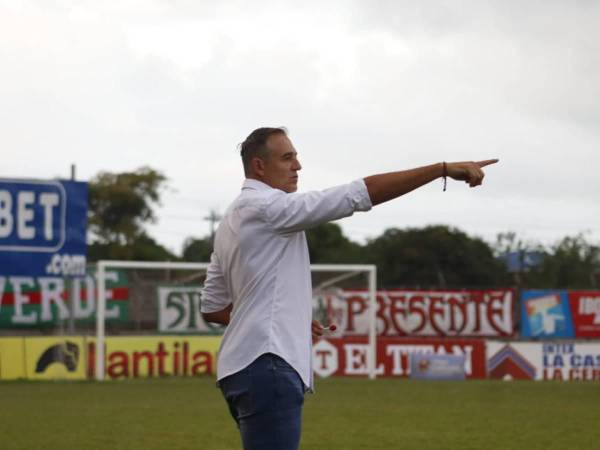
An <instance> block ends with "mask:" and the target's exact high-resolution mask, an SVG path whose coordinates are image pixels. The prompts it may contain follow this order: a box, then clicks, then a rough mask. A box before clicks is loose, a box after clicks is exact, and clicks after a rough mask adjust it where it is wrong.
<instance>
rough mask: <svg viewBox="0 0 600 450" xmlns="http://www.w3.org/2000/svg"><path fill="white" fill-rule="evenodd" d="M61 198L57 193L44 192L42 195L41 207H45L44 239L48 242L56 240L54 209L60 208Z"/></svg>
mask: <svg viewBox="0 0 600 450" xmlns="http://www.w3.org/2000/svg"><path fill="white" fill-rule="evenodd" d="M59 202H60V197H59V196H58V194H56V193H55V192H44V193H42V194H40V205H42V206H43V207H44V238H45V239H46V240H47V241H51V240H52V239H54V233H53V228H52V219H53V214H52V212H53V208H55V207H56V206H58V203H59Z"/></svg>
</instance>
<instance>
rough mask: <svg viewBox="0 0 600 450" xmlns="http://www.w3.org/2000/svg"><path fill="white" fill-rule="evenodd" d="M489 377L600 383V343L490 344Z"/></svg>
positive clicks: (488, 347)
mask: <svg viewBox="0 0 600 450" xmlns="http://www.w3.org/2000/svg"><path fill="white" fill-rule="evenodd" d="M487 354H488V361H487V370H488V377H489V378H495V379H503V380H512V379H519V380H560V381H570V380H573V381H596V380H600V343H576V342H515V343H507V342H495V341H488V342H487Z"/></svg>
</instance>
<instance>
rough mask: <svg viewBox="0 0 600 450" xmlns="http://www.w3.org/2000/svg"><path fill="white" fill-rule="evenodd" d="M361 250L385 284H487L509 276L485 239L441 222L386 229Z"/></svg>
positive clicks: (499, 281)
mask: <svg viewBox="0 0 600 450" xmlns="http://www.w3.org/2000/svg"><path fill="white" fill-rule="evenodd" d="M365 252H366V253H365V255H366V258H367V260H368V261H369V262H371V263H373V264H377V266H378V282H379V283H380V285H381V286H385V287H424V288H426V287H432V288H433V287H444V288H450V287H454V288H463V287H478V286H486V287H488V286H493V285H502V284H503V283H504V282H505V280H506V279H507V273H506V269H505V267H504V265H503V264H502V262H500V261H498V260H497V259H496V258H495V257H494V255H493V252H492V249H491V248H490V246H489V245H488V244H486V243H485V242H484V241H483V240H481V239H478V238H472V237H469V236H468V235H466V234H465V233H463V232H462V231H460V230H458V229H455V228H449V227H447V226H443V225H436V226H428V227H425V228H421V229H418V228H408V229H405V230H400V229H397V228H391V229H388V230H386V231H385V232H384V233H383V234H382V235H381V236H379V237H377V238H375V239H373V240H371V241H370V242H369V243H368V244H367V245H366V247H365Z"/></svg>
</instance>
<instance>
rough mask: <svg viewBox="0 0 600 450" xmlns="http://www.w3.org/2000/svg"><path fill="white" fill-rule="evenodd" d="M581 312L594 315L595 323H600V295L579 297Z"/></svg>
mask: <svg viewBox="0 0 600 450" xmlns="http://www.w3.org/2000/svg"><path fill="white" fill-rule="evenodd" d="M579 314H582V315H588V314H589V315H592V314H595V315H596V317H594V322H593V323H594V325H600V297H581V298H580V299H579Z"/></svg>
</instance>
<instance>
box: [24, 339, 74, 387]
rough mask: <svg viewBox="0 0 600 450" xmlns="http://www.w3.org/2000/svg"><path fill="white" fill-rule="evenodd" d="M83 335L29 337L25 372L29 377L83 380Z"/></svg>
mask: <svg viewBox="0 0 600 450" xmlns="http://www.w3.org/2000/svg"><path fill="white" fill-rule="evenodd" d="M84 352H85V346H84V338H83V337H76V336H69V337H59V338H55V337H28V338H26V339H25V351H24V355H25V372H26V374H27V379H29V380H54V379H61V380H82V379H84V378H85V353H84Z"/></svg>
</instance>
